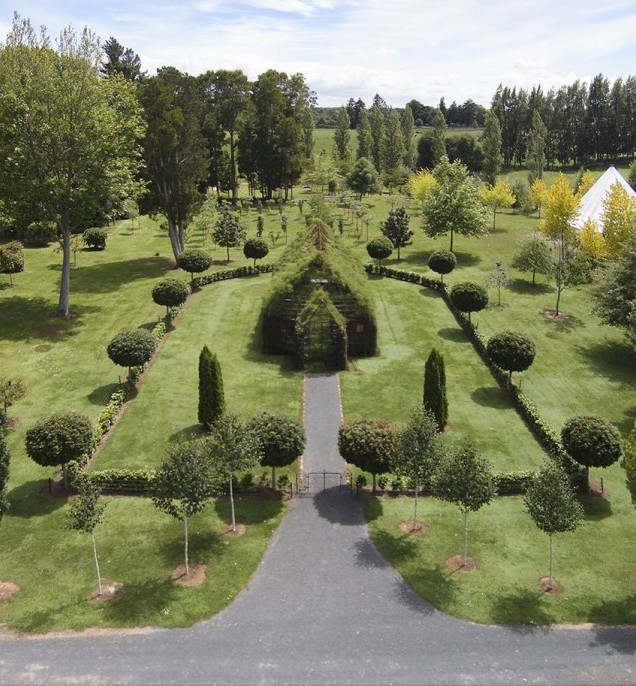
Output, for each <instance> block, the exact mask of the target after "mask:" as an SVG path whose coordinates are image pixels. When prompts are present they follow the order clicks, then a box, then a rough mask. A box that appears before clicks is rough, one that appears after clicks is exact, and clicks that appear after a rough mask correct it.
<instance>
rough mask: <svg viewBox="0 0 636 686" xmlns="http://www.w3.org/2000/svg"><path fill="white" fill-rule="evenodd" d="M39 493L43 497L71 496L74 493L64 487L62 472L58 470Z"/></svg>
mask: <svg viewBox="0 0 636 686" xmlns="http://www.w3.org/2000/svg"><path fill="white" fill-rule="evenodd" d="M40 495H43V496H44V497H45V498H71V497H72V496H73V495H74V494H73V493H71V491H69V490H67V489H66V488H64V481H63V479H62V474H61V472H58V473H57V474H56V475H55V476H54V477H53V478H52V479H49V482H48V485H47V487H46V488H45V489H44V490H42V491H40Z"/></svg>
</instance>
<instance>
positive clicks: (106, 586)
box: [88, 581, 123, 605]
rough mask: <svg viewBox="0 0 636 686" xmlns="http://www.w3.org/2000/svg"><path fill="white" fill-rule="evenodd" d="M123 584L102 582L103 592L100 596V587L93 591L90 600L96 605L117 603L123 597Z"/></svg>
mask: <svg viewBox="0 0 636 686" xmlns="http://www.w3.org/2000/svg"><path fill="white" fill-rule="evenodd" d="M122 588H123V584H121V583H120V582H119V581H102V592H101V595H100V592H99V586H95V588H94V589H93V590H92V591H91V594H90V595H89V596H88V599H89V601H90V602H91V603H94V604H95V605H101V604H102V603H116V602H117V601H118V600H119V599H120V598H121V596H122Z"/></svg>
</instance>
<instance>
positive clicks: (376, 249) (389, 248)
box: [367, 236, 393, 267]
mask: <svg viewBox="0 0 636 686" xmlns="http://www.w3.org/2000/svg"><path fill="white" fill-rule="evenodd" d="M367 252H368V253H369V257H370V258H371V259H373V260H377V261H378V267H379V266H380V261H381V260H384V259H386V258H387V257H390V256H391V253H392V252H393V243H391V241H390V240H389V239H388V238H385V237H384V236H381V237H380V238H374V239H373V240H371V241H369V242H368V243H367Z"/></svg>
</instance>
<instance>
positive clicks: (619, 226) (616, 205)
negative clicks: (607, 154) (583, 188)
mask: <svg viewBox="0 0 636 686" xmlns="http://www.w3.org/2000/svg"><path fill="white" fill-rule="evenodd" d="M601 222H602V225H603V237H604V239H605V247H606V250H607V254H608V255H610V256H614V255H617V254H618V253H619V252H620V251H621V248H622V247H623V245H624V244H625V241H626V240H627V238H628V237H629V235H630V234H631V233H633V232H636V200H634V198H633V197H632V196H631V195H630V194H629V193H628V192H627V189H625V188H624V187H623V186H621V184H620V183H614V184H613V185H612V187H611V188H610V190H609V193H607V195H606V196H605V198H604V200H603V213H602V215H601Z"/></svg>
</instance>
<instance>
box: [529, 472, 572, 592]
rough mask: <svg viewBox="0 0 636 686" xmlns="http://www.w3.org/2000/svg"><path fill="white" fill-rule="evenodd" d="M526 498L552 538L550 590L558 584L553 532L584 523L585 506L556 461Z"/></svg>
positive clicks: (535, 481) (535, 518)
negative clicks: (554, 576)
mask: <svg viewBox="0 0 636 686" xmlns="http://www.w3.org/2000/svg"><path fill="white" fill-rule="evenodd" d="M523 502H524V504H525V506H526V510H527V511H528V513H529V514H530V516H531V517H532V519H533V521H534V523H535V524H536V525H537V527H538V528H539V529H541V531H543V532H545V533H546V534H548V536H549V539H550V572H549V576H548V585H547V588H546V590H547V591H551V590H552V589H553V588H554V580H553V575H552V570H553V552H552V536H553V535H554V534H556V533H561V532H563V531H573V530H574V529H576V527H577V526H578V525H579V524H580V523H581V519H582V517H583V508H582V506H581V504H580V503H579V502H578V501H577V500H576V499H575V497H574V494H573V493H572V489H571V488H570V484H569V482H568V479H567V476H566V475H565V473H564V472H563V470H562V469H560V468H559V467H557V465H555V464H547V465H546V466H545V467H544V468H543V469H542V470H541V471H540V472H538V473H537V475H536V476H535V477H534V479H533V481H532V483H531V484H530V486H529V487H528V489H527V491H526V493H525V495H524V497H523Z"/></svg>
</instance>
